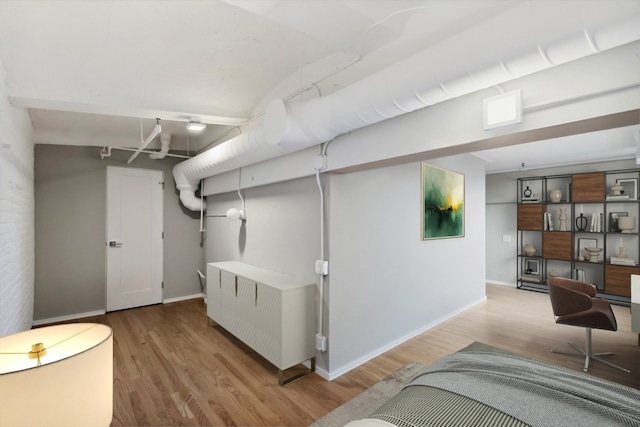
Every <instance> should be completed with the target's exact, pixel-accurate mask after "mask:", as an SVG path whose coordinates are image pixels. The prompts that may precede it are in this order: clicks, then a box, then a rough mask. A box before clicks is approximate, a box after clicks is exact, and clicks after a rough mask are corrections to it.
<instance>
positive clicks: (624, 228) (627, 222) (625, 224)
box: [618, 216, 636, 233]
mask: <svg viewBox="0 0 640 427" xmlns="http://www.w3.org/2000/svg"><path fill="white" fill-rule="evenodd" d="M618 228H619V229H620V232H621V233H632V232H633V230H634V228H636V217H635V216H621V217H619V218H618Z"/></svg>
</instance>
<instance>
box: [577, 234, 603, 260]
mask: <svg viewBox="0 0 640 427" xmlns="http://www.w3.org/2000/svg"><path fill="white" fill-rule="evenodd" d="M588 247H592V248H597V247H598V240H597V239H578V254H577V255H578V257H580V256H583V257H584V256H588V255H589V254H588V250H587V248H588ZM578 260H579V261H584V259H582V260H581V259H579V258H578Z"/></svg>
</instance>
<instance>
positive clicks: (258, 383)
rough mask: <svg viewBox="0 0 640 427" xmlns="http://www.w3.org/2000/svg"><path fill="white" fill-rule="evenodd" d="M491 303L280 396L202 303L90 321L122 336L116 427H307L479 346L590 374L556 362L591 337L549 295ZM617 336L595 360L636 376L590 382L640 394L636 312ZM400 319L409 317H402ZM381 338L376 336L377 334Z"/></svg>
mask: <svg viewBox="0 0 640 427" xmlns="http://www.w3.org/2000/svg"><path fill="white" fill-rule="evenodd" d="M487 295H488V298H487V301H486V302H483V303H481V304H479V305H477V306H475V307H473V308H471V309H469V310H467V311H465V312H464V313H462V314H460V315H458V316H456V317H455V318H453V319H450V320H448V321H446V322H444V323H442V324H440V325H438V326H436V327H434V328H432V329H430V330H429V331H427V332H425V333H423V334H421V335H419V336H418V337H416V338H414V339H412V340H410V341H408V342H406V343H403V344H402V345H400V346H398V347H396V348H394V349H393V350H391V351H388V352H386V353H385V354H383V355H381V356H378V357H376V358H375V359H373V360H371V361H369V362H367V363H365V364H363V365H361V366H359V367H358V368H356V369H353V370H352V371H350V372H348V373H346V374H345V375H342V376H341V377H339V378H337V379H336V380H334V381H325V380H324V379H322V378H320V377H319V376H318V375H315V374H314V375H310V376H307V377H304V378H302V379H300V380H298V381H295V382H293V383H291V384H288V385H286V386H284V387H280V386H279V385H278V381H277V370H276V368H275V367H273V366H271V365H270V364H269V363H268V362H266V361H265V360H264V359H262V358H261V357H260V356H258V355H257V354H256V353H254V352H253V351H251V350H250V349H249V348H248V347H247V346H245V345H244V344H242V343H241V342H239V341H238V340H237V339H235V338H234V337H233V336H231V335H230V334H228V333H226V332H225V331H224V330H223V329H222V328H220V327H219V326H216V327H209V326H207V320H206V307H205V305H204V302H203V301H202V300H200V299H198V300H190V301H183V302H177V303H173V304H166V305H156V306H149V307H143V308H137V309H132V310H125V311H120V312H113V313H108V314H106V315H104V316H96V317H91V318H87V319H81V321H92V322H100V323H105V324H107V325H110V326H111V327H112V328H113V330H114V360H115V361H114V416H113V426H134V425H145V426H147V425H148V426H150V425H153V426H156V425H204V426H307V425H309V424H310V423H312V422H313V421H315V420H316V419H318V418H320V417H322V416H323V415H325V414H326V413H328V412H330V411H331V410H333V409H334V408H336V407H338V406H340V405H341V404H343V403H344V402H346V401H347V400H349V399H351V398H352V397H354V396H356V395H357V394H359V393H360V392H362V391H363V390H365V389H367V388H368V387H370V386H371V385H373V384H375V383H376V382H377V381H380V380H381V379H383V378H384V377H386V376H387V375H389V374H390V373H392V372H394V371H395V370H397V369H399V368H400V367H402V366H403V365H404V364H406V363H407V362H410V361H417V362H420V363H423V364H425V365H428V364H429V363H431V362H433V361H434V360H436V359H438V358H440V357H442V356H444V355H446V354H449V353H452V352H455V351H457V350H459V349H461V348H463V347H465V346H467V345H469V344H471V343H472V342H474V341H481V342H484V343H486V344H490V345H494V346H498V347H501V348H504V349H507V350H511V351H514V352H517V353H521V354H525V355H528V356H532V357H535V358H537V359H539V360H544V361H548V362H551V363H555V364H558V365H562V366H565V367H568V368H570V369H575V370H578V371H581V369H582V364H583V360H582V359H579V358H574V357H570V356H562V355H558V354H553V353H551V352H550V351H549V349H550V348H556V349H565V350H568V349H569V348H568V346H567V344H566V342H567V341H571V342H575V343H577V344H579V345H582V343H583V342H584V330H583V329H581V328H576V327H571V326H562V325H556V324H555V323H554V321H553V316H552V313H551V307H550V303H549V297H548V295H546V294H542V293H537V292H531V291H524V290H518V289H515V288H510V287H505V286H497V285H488V286H487ZM614 311H615V314H616V317H617V319H618V331H617V332H609V331H594V332H593V343H594V350H595V351H613V352H615V353H616V355H615V356H613V358H612V359H611V360H612V361H614V363H617V364H620V365H624V366H626V367H629V368H630V369H631V370H632V373H631V374H626V373H624V372H621V371H618V370H615V369H613V368H610V367H608V366H606V365H603V364H599V363H598V362H592V368H591V369H590V374H592V375H595V376H598V377H601V378H605V379H608V380H611V381H615V382H619V383H622V384H626V385H629V386H632V387H636V388H640V377H639V375H638V372H640V347H638V346H637V343H638V338H637V335H636V334H633V333H631V332H630V314H629V308H628V307H621V306H615V307H614ZM399 315H401V314H399ZM371 333H374V331H371Z"/></svg>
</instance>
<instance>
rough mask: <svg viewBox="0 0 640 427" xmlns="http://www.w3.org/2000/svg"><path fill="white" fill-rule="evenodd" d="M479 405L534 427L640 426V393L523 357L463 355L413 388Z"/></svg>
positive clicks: (441, 363)
mask: <svg viewBox="0 0 640 427" xmlns="http://www.w3.org/2000/svg"><path fill="white" fill-rule="evenodd" d="M420 385H425V386H430V387H436V388H440V389H443V390H447V391H450V392H453V393H457V394H460V395H462V396H466V397H468V398H471V399H474V400H477V401H479V402H481V403H484V404H485V405H489V406H491V407H493V408H496V409H498V410H500V411H502V412H504V413H507V414H509V415H511V416H513V417H515V418H517V419H518V420H521V421H522V422H525V423H527V424H529V425H531V426H553V427H562V426H571V427H574V426H594V427H603V426H617V425H620V426H640V391H638V390H635V389H632V388H629V387H625V386H622V385H619V384H615V383H612V382H608V381H605V380H601V379H598V378H595V377H591V376H589V375H585V374H582V373H580V372H575V371H571V370H568V369H564V368H560V367H555V366H552V365H549V364H546V363H543V362H538V361H535V360H533V359H528V358H523V357H521V356H517V355H511V354H500V353H489V352H487V353H484V352H461V353H455V354H451V355H449V356H446V357H444V358H442V359H440V360H438V361H436V362H434V363H433V364H432V365H430V366H429V367H427V369H426V370H425V372H424V373H422V374H420V375H419V376H418V377H416V378H415V379H414V380H413V381H412V382H411V383H410V384H408V385H407V387H415V386H420Z"/></svg>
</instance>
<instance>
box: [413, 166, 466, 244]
mask: <svg viewBox="0 0 640 427" xmlns="http://www.w3.org/2000/svg"><path fill="white" fill-rule="evenodd" d="M449 237H464V175H463V174H461V173H458V172H453V171H450V170H447V169H442V168H439V167H435V166H431V165H428V164H426V163H423V164H422V240H428V239H442V238H449Z"/></svg>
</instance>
